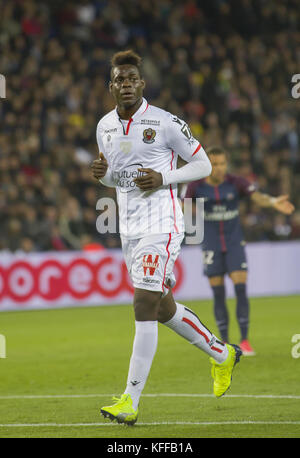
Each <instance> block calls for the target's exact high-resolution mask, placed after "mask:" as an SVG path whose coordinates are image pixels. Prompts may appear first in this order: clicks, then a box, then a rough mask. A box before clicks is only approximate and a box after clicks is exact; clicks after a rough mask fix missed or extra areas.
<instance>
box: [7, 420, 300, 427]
mask: <svg viewBox="0 0 300 458" xmlns="http://www.w3.org/2000/svg"><path fill="white" fill-rule="evenodd" d="M163 425H165V426H174V425H180V426H184V425H187V426H193V425H195V426H216V425H220V426H224V425H300V421H251V420H249V421H248V420H245V421H197V422H192V421H161V422H152V423H138V426H163ZM83 426H88V427H91V426H93V427H94V426H121V427H124V425H119V424H118V423H8V424H0V428H45V427H50V428H52V427H53V428H63V427H67V428H71V427H83Z"/></svg>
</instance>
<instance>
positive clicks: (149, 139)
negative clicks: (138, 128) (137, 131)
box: [143, 128, 156, 143]
mask: <svg viewBox="0 0 300 458" xmlns="http://www.w3.org/2000/svg"><path fill="white" fill-rule="evenodd" d="M155 135H156V131H155V130H153V129H150V128H149V129H145V130H144V132H143V137H144V138H143V142H144V143H153V142H154V141H155Z"/></svg>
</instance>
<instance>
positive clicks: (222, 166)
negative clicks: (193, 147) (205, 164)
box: [209, 154, 227, 182]
mask: <svg viewBox="0 0 300 458" xmlns="http://www.w3.org/2000/svg"><path fill="white" fill-rule="evenodd" d="M209 160H210V162H211V165H212V172H211V175H210V177H211V178H212V180H214V181H216V182H218V181H223V180H224V178H225V175H226V173H227V159H226V155H225V154H210V155H209Z"/></svg>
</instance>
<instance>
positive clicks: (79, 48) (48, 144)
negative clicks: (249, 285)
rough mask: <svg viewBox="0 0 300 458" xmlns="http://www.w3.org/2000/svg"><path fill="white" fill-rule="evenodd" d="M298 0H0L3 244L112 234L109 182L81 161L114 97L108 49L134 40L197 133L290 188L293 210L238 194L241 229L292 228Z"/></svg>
mask: <svg viewBox="0 0 300 458" xmlns="http://www.w3.org/2000/svg"><path fill="white" fill-rule="evenodd" d="M298 3H299V2H298V0H285V1H282V2H274V1H272V0H264V1H260V0H252V1H249V0H241V1H239V2H236V1H234V0H222V1H221V0H211V1H209V2H203V1H200V0H198V1H196V0H189V1H187V2H182V1H180V0H174V1H170V0H140V1H139V2H137V1H135V0H130V1H128V2H123V1H122V0H105V1H98V0H78V1H77V2H71V1H65V2H56V1H55V2H39V1H37V0H28V1H26V2H21V1H19V0H11V1H7V0H0V11H1V19H2V22H1V28H0V46H1V55H0V67H1V73H2V74H4V75H5V77H6V81H7V87H6V99H1V104H0V125H1V129H0V210H1V212H0V222H1V226H2V227H3V231H2V233H1V240H0V250H5V249H6V250H10V251H13V252H15V251H17V250H23V251H25V252H30V251H37V250H74V249H75V250H78V249H82V248H83V247H84V246H91V247H93V244H95V243H96V244H100V245H101V246H102V245H103V246H105V247H107V248H111V247H116V246H119V244H120V241H119V238H118V236H117V235H114V234H99V233H98V232H97V229H96V219H97V214H98V212H97V210H96V202H97V200H98V199H99V198H100V197H103V196H109V197H114V196H115V194H114V190H112V189H108V188H105V187H104V186H100V185H99V184H98V183H97V182H96V181H95V180H94V179H93V178H92V177H91V173H90V168H89V166H90V163H91V161H92V160H93V158H96V157H97V155H98V151H97V144H96V137H95V132H96V125H97V123H98V121H99V119H100V118H101V117H102V116H103V115H104V114H106V113H107V112H108V111H109V110H111V109H113V108H114V101H113V100H112V97H111V95H110V94H109V92H108V90H107V88H108V82H109V72H110V58H111V56H112V54H113V53H114V52H116V51H118V50H121V49H129V48H133V49H135V50H136V51H137V52H139V53H140V54H141V55H142V57H143V60H144V66H143V73H144V77H145V79H146V83H147V86H146V92H145V96H146V98H148V100H149V101H150V102H151V103H153V104H156V105H158V106H160V107H162V108H164V109H166V110H168V111H171V112H173V113H174V114H176V115H177V116H179V117H182V118H184V119H185V120H186V122H188V123H189V124H190V126H191V129H192V131H193V134H194V135H195V137H197V138H199V140H200V141H201V143H202V144H203V145H204V147H209V146H210V145H212V144H216V143H219V144H221V145H223V146H224V147H225V148H226V149H227V150H228V152H229V154H230V160H231V171H232V172H234V173H239V174H241V175H242V176H244V177H246V178H247V179H249V180H250V181H251V182H256V183H257V184H258V185H259V187H260V189H261V190H262V191H265V192H268V193H270V194H272V195H274V196H275V195H278V194H289V195H290V199H291V200H292V201H293V203H294V204H295V206H296V208H297V209H298V211H296V212H295V214H294V215H292V216H291V217H284V216H279V215H277V214H276V213H275V212H272V211H263V212H262V211H261V210H260V209H258V208H256V206H255V205H254V204H253V203H250V202H247V201H245V202H243V203H242V205H241V218H242V222H243V226H244V230H245V234H246V238H247V239H248V240H250V241H254V240H287V239H295V238H300V217H299V208H300V154H299V151H300V140H299V134H300V132H299V121H300V101H299V99H293V98H292V97H291V83H290V82H291V77H292V75H293V74H295V73H299V68H300V32H299V20H300V9H299V4H298ZM199 30H200V31H201V32H200V33H199Z"/></svg>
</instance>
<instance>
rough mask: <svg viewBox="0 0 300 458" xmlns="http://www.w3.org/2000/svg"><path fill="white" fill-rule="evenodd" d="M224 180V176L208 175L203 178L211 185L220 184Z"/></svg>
mask: <svg viewBox="0 0 300 458" xmlns="http://www.w3.org/2000/svg"><path fill="white" fill-rule="evenodd" d="M224 180H225V177H223V178H221V179H217V178H213V177H212V176H209V177H207V178H205V181H206V183H208V184H209V185H211V186H220V184H222V183H223V182H224Z"/></svg>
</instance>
